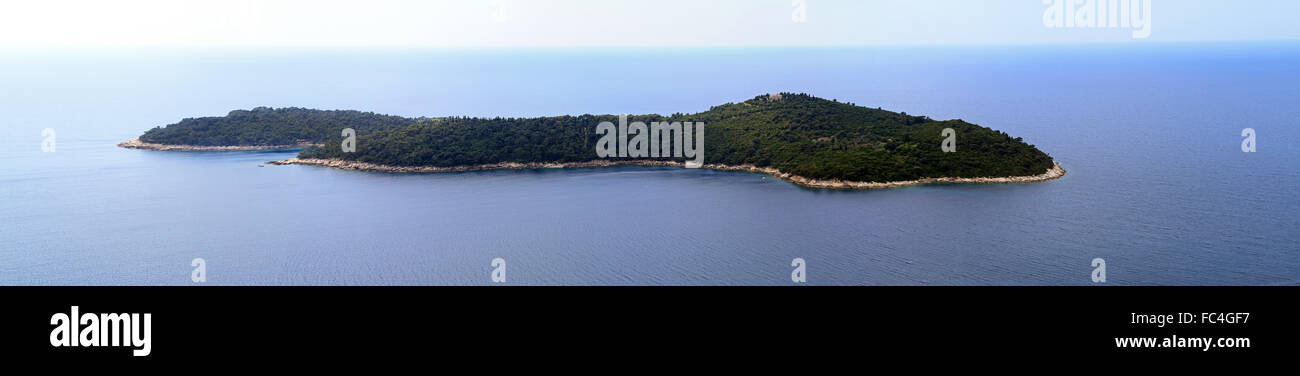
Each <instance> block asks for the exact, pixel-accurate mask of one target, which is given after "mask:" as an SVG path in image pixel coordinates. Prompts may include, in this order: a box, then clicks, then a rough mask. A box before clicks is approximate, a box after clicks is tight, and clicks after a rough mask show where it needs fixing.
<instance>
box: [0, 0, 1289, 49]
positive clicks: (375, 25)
mask: <svg viewBox="0 0 1300 376" xmlns="http://www.w3.org/2000/svg"><path fill="white" fill-rule="evenodd" d="M1056 1H1068V0H1056ZM1076 1H1079V2H1080V3H1081V4H1087V3H1088V2H1091V1H1092V0H1076ZM1096 1H1104V0H1096ZM1132 1H1139V0H1132ZM1150 1H1151V2H1152V7H1151V9H1152V10H1151V34H1150V37H1148V38H1145V39H1134V38H1132V36H1131V34H1130V32H1131V29H1123V28H1105V29H1101V28H1049V27H1046V26H1045V25H1044V22H1043V13H1044V11H1045V9H1046V8H1047V6H1048V5H1045V4H1044V0H843V1H836V0H806V1H803V0H716V1H708V0H549V1H548V0H444V1H439V0H366V1H344V0H267V1H255V0H215V1H214V0H192V1H191V0H110V1H102V0H100V1H94V0H18V1H14V0H3V1H0V46H9V47H13V46H26V47H32V46H35V47H118V46H184V47H209V46H212V47H222V46H306V47H355V46H373V47H389V46H395V47H403V46H411V47H508V46H536V47H566V46H632V47H635V46H840V45H844V46H849V45H932V44H944V45H950V44H951V45H964V44H1056V43H1079V42H1134V43H1140V42H1148V41H1155V42H1160V41H1164V42H1171V41H1175V42H1182V41H1225V40H1227V41H1232V40H1295V39H1300V27H1298V26H1296V21H1295V20H1296V18H1297V17H1298V16H1300V1H1295V0H1259V1H1228V0H1150ZM800 14H802V15H804V16H803V17H802V18H801V17H800V16H799V15H800ZM800 20H802V22H799V21H800Z"/></svg>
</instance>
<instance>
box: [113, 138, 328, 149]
mask: <svg viewBox="0 0 1300 376" xmlns="http://www.w3.org/2000/svg"><path fill="white" fill-rule="evenodd" d="M117 146H118V147H122V148H127V149H139V150H155V151H259V150H284V149H302V148H309V147H315V146H321V144H315V143H310V142H302V143H297V144H288V145H231V146H204V145H171V144H155V143H150V142H144V141H140V139H139V138H133V139H130V140H126V141H122V142H121V143H118V144H117Z"/></svg>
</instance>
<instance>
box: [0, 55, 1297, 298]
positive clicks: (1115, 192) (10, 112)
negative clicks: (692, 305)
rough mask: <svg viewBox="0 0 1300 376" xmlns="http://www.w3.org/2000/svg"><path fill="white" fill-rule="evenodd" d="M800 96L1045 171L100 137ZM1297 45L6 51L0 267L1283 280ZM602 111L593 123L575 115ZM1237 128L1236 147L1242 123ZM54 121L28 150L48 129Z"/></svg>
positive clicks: (572, 278) (611, 280)
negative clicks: (198, 263) (1033, 152)
mask: <svg viewBox="0 0 1300 376" xmlns="http://www.w3.org/2000/svg"><path fill="white" fill-rule="evenodd" d="M780 91H789V92H808V93H810V94H814V95H817V96H821V97H825V98H835V99H839V100H841V101H849V102H853V103H857V104H859V105H864V106H871V107H882V108H885V109H888V110H894V111H906V112H908V113H909V114H921V115H928V116H930V117H932V118H936V119H951V118H960V119H964V120H967V121H970V122H974V123H977V124H981V125H984V126H989V127H992V128H995V129H999V130H1003V131H1006V132H1008V133H1010V134H1012V135H1014V136H1019V137H1023V138H1024V139H1025V140H1026V141H1027V142H1029V143H1032V144H1035V145H1037V146H1038V147H1040V148H1041V149H1042V150H1044V151H1046V152H1048V153H1050V154H1052V156H1054V157H1055V158H1056V159H1057V160H1058V161H1060V162H1061V163H1062V164H1063V165H1064V167H1065V168H1066V169H1067V170H1069V175H1067V176H1066V177H1065V178H1063V179H1060V180H1057V181H1052V182H1047V183H1039V184H1020V185H985V186H971V185H942V186H923V187H910V188H901V189H890V190H875V191H828V190H812V189H805V188H800V187H797V186H794V185H792V184H789V183H786V182H782V181H779V180H775V179H772V178H764V176H762V175H756V174H749V173H740V172H718V171H701V170H684V169H670V168H649V167H620V168H605V169H574V170H536V171H494V172H472V173H454V174H424V175H415V174H412V175H401V174H385V173H364V172H352V171H338V170H331V169H324V168H316V167H305V166H267V167H259V166H258V164H259V163H262V162H266V161H270V160H276V159H283V158H287V157H290V156H292V155H293V154H294V153H293V152H188V153H187V152H150V151H139V150H127V149H120V148H117V147H115V146H114V144H116V143H117V142H120V141H122V140H125V139H129V138H132V137H135V136H137V135H139V134H140V133H141V132H143V131H145V130H147V129H149V128H152V127H155V126H160V125H165V124H169V123H173V122H176V121H178V120H180V119H182V118H185V117H196V116H210V115H223V114H225V113H226V112H227V111H229V110H232V109H248V108H252V107H257V106H273V107H282V106H298V107H310V108H321V109H358V110H367V111H375V112H380V113H388V114H396V115H405V116H422V115H423V116H447V115H474V116H539V115H561V114H583V113H598V114H605V113H634V114H638V113H673V112H679V111H680V112H697V111H703V110H707V109H708V108H709V106H711V105H716V104H721V103H724V102H731V101H741V100H745V99H747V98H750V97H753V96H756V95H759V94H763V93H769V92H780ZM1297 98H1300V44H1296V43H1246V44H1149V43H1139V44H1117V45H1076V46H1054V47H1040V46H1018V47H909V48H901V47H873V48H799V49H794V48H791V49H779V48H766V49H744V48H735V49H550V50H548V49H536V50H492V49H478V50H474V49H467V50H458V49H430V50H356V51H323V50H97V51H75V52H74V51H44V50H21V49H18V50H15V49H10V50H0V284H5V285H186V284H192V282H191V281H190V276H191V271H192V269H193V268H192V267H191V265H190V263H191V260H193V259H194V258H203V259H204V260H205V261H206V263H207V266H206V269H207V282H206V283H207V284H222V285H224V284H231V285H263V284H272V285H298V284H313V285H314V284H324V285H394V284H400V285H426V284H432V285H441V284H487V283H489V282H490V279H489V276H490V272H491V271H492V270H493V268H492V266H491V265H490V262H491V260H492V259H494V258H498V257H500V258H503V259H505V260H506V261H507V268H506V272H507V273H506V275H507V281H508V282H507V283H509V284H543V285H550V284H583V285H587V284H594V285H623V284H633V285H643V284H649V285H680V284H688V285H695V284H707V285H714V284H721V285H733V284H735V285H750V284H757V285H782V284H789V283H791V281H790V272H791V269H792V268H791V260H792V259H793V258H803V259H805V260H806V261H807V275H808V283H809V284H826V285H1082V284H1092V281H1091V279H1090V276H1091V273H1092V271H1093V267H1092V266H1091V265H1090V262H1091V260H1092V259H1094V258H1103V259H1105V261H1106V264H1107V282H1106V284H1111V285H1220V284H1231V285H1237V284H1244V285H1278V284H1282V285H1295V284H1300V231H1298V230H1297V229H1298V228H1300V198H1297V195H1296V190H1297V189H1298V188H1300V126H1298V124H1297V122H1300V102H1298V101H1297ZM593 126H594V124H593ZM1248 127H1249V128H1253V129H1255V130H1256V132H1257V143H1258V152H1256V153H1243V152H1242V151H1241V149H1240V145H1241V141H1242V137H1241V132H1242V129H1243V128H1248ZM45 128H50V129H53V130H54V131H55V132H56V133H55V134H56V139H55V140H56V144H55V145H56V149H55V151H54V152H43V151H42V149H41V143H42V141H43V140H44V137H43V136H42V130H43V129H45Z"/></svg>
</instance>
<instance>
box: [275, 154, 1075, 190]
mask: <svg viewBox="0 0 1300 376" xmlns="http://www.w3.org/2000/svg"><path fill="white" fill-rule="evenodd" d="M267 164H272V165H307V166H321V167H329V168H337V169H342V170H357V171H375V172H465V171H482V170H503V169H509V170H518V169H537V168H579V167H609V166H631V165H635V166H663V167H685V163H683V162H672V161H658V160H608V159H600V160H593V161H588V162H573V163H517V162H503V163H493V164H483V165H473V166H452V167H433V166H390V165H382V164H375V163H366V162H355V161H345V160H338V159H315V158H289V159H286V160H282V161H271V162H267ZM703 168H708V169H713V170H724V171H748V172H755V173H762V174H768V175H772V176H774V177H777V178H780V179H783V180H786V181H789V182H791V183H794V184H797V185H800V186H804V187H810V188H830V189H880V188H897V187H907V186H913V185H922V184H934V183H950V184H1005V183H1034V182H1043V181H1048V180H1054V179H1058V178H1060V177H1062V176H1065V173H1066V171H1065V169H1063V168H1061V164H1060V163H1057V162H1052V168H1050V169H1048V170H1047V171H1045V172H1043V173H1042V174H1038V175H1030V176H1007V177H981V178H949V177H944V178H925V179H918V180H907V181H891V182H860V181H844V180H818V179H809V178H806V177H803V176H798V175H793V174H789V173H785V172H781V170H777V169H775V168H771V167H758V166H754V165H736V166H733V165H725V164H705V165H704V167H703Z"/></svg>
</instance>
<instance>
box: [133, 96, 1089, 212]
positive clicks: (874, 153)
mask: <svg viewBox="0 0 1300 376" xmlns="http://www.w3.org/2000/svg"><path fill="white" fill-rule="evenodd" d="M602 123H607V124H619V128H620V129H619V132H620V133H626V130H625V129H624V128H626V127H625V125H626V124H628V123H633V124H638V123H639V124H641V125H642V129H641V131H640V133H645V129H644V125H645V124H655V123H659V124H669V123H673V124H676V123H695V124H701V123H702V124H704V126H703V130H702V136H703V140H704V141H703V142H701V143H700V144H701V146H702V148H703V149H702V152H703V155H704V156H705V157H704V159H703V164H702V166H701V167H703V168H709V169H718V170H739V171H750V172H755V173H763V174H768V175H771V176H774V177H777V178H781V179H785V180H787V181H790V182H793V183H795V184H798V185H801V186H806V187H814V188H845V189H867V188H890V187H902V186H909V185H919V184H930V183H1027V182H1041V181H1047V180H1052V179H1056V178H1060V177H1061V176H1064V175H1065V170H1064V169H1063V168H1062V167H1061V166H1060V164H1059V163H1057V162H1055V161H1054V160H1053V159H1052V157H1051V156H1049V155H1048V154H1047V153H1044V152H1042V151H1040V150H1038V148H1036V147H1035V146H1033V145H1030V144H1028V143H1026V142H1024V140H1022V139H1021V138H1019V137H1015V138H1013V137H1011V136H1010V135H1007V134H1006V133H1004V132H1001V131H997V130H993V129H990V128H987V127H982V126H979V125H975V124H971V123H968V122H965V121H962V120H960V119H954V120H942V121H940V120H932V119H930V118H928V117H925V116H914V115H908V114H907V113H906V112H901V113H899V112H892V111H887V110H882V109H880V108H869V107H863V106H858V105H855V104H853V103H845V102H840V101H838V100H828V99H822V98H818V97H814V96H812V95H808V94H802V93H778V94H765V95H759V96H756V97H754V98H752V99H749V100H746V101H742V102H738V103H726V104H723V105H718V106H713V107H711V108H710V109H709V110H707V111H704V112H699V113H693V114H684V113H676V114H671V115H658V114H650V115H630V116H620V115H591V114H585V115H578V116H550V117H533V118H503V117H494V118H485V117H454V116H453V117H421V118H404V117H398V116H389V115H380V114H375V113H370V112H359V111H322V110H311V109H302V108H282V109H273V108H265V107H259V108H256V109H253V110H250V111H242V110H239V111H232V112H231V113H230V114H228V115H227V116H224V117H207V118H196V119H185V120H182V121H181V122H179V123H176V124H171V125H168V126H166V127H158V128H154V129H151V130H149V131H148V132H145V134H143V135H141V136H140V137H139V138H138V139H136V140H131V141H127V142H124V143H122V144H120V145H119V146H122V147H131V148H143V149H151V150H253V149H277V148H286V147H301V148H303V150H302V151H300V152H299V154H298V156H297V157H295V158H290V159H287V160H283V161H273V162H270V164H274V165H287V164H298V165H314V166H324V167H331V168H339V169H351V170H363V171H383V172H426V173H432V172H458V171H475V170H489V169H533V168H572V167H604V166H617V165H646V166H679V167H685V166H687V163H688V162H690V161H689V159H690V158H687V157H683V156H682V155H681V154H680V153H678V154H672V153H669V152H668V150H669V148H668V147H667V146H663V150H664V153H663V156H660V155H659V154H658V153H655V154H654V155H648V156H637V155H635V154H636V153H632V155H631V156H600V155H598V153H597V148H598V145H600V144H601V143H602V142H608V141H609V140H610V137H611V134H610V133H609V132H607V130H602V129H601V124H602ZM634 128H635V126H634ZM344 129H351V130H352V131H354V133H355V134H354V135H349V134H347V133H346V132H344V131H343V130H344ZM665 133H671V132H665ZM675 133H677V134H678V135H679V136H678V137H679V138H678V142H677V145H674V146H677V147H681V142H680V140H681V138H680V134H681V133H683V132H681V131H680V130H679V131H678V132H675ZM684 133H687V135H688V136H687V140H689V139H690V137H689V136H690V134H691V133H693V132H691V131H689V130H687V131H686V132H684ZM349 136H351V137H349ZM623 136H625V134H624V135H620V137H619V139H620V141H622V142H623V143H624V145H623V146H624V147H625V146H626V142H627V141H626V140H624V139H623ZM634 136H636V135H634ZM640 136H641V137H640V140H639V142H642V143H644V142H645V141H646V140H647V138H646V136H650V137H648V139H653V140H654V141H656V142H654V146H652V147H651V149H654V148H656V147H659V146H658V145H659V142H658V141H659V135H658V134H657V132H656V134H655V135H644V134H643V135H640ZM663 140H664V145H667V144H670V143H672V142H671V141H670V140H669V138H667V137H664V138H663ZM945 142H948V143H949V145H950V146H951V148H950V149H949V150H944V148H943V147H941V145H943V144H944V143H945ZM686 144H687V145H686V148H687V149H688V150H689V149H690V146H691V145H690V144H691V142H690V141H687V142H686ZM345 145H350V148H348V147H345ZM640 146H641V147H643V148H644V147H645V146H646V145H640ZM954 149H955V150H954Z"/></svg>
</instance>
